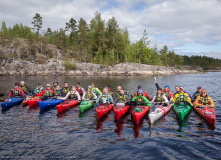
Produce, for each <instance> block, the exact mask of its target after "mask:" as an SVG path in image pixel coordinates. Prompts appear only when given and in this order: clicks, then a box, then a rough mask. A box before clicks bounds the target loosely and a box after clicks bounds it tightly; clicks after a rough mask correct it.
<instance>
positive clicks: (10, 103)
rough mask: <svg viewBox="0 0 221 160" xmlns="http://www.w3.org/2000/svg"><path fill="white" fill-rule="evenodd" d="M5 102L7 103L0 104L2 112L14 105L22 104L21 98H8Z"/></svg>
mask: <svg viewBox="0 0 221 160" xmlns="http://www.w3.org/2000/svg"><path fill="white" fill-rule="evenodd" d="M6 100H7V101H5V102H2V103H1V106H2V110H4V109H8V108H10V107H13V106H15V105H18V104H20V103H22V101H23V98H8V99H6Z"/></svg>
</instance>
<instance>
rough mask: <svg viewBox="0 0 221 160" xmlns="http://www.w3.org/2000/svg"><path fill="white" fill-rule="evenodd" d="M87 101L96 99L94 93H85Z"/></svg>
mask: <svg viewBox="0 0 221 160" xmlns="http://www.w3.org/2000/svg"><path fill="white" fill-rule="evenodd" d="M85 99H94V95H93V93H92V92H86V93H85Z"/></svg>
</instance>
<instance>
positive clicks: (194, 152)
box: [0, 72, 221, 160]
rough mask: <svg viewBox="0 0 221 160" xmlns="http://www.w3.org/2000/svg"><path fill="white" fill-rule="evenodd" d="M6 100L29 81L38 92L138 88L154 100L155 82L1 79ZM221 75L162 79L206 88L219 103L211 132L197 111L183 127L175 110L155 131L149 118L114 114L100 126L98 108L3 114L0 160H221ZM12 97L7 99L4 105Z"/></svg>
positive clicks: (139, 79)
mask: <svg viewBox="0 0 221 160" xmlns="http://www.w3.org/2000/svg"><path fill="white" fill-rule="evenodd" d="M0 78H1V81H0V93H4V94H5V95H6V94H8V93H9V90H10V89H11V88H13V86H14V83H15V82H20V81H21V80H24V81H25V82H26V84H27V86H29V87H31V88H33V89H34V87H35V86H36V85H37V83H38V82H41V83H42V84H43V85H44V86H45V85H46V83H51V84H52V82H54V81H55V80H57V81H58V82H59V83H60V84H61V85H62V86H63V83H64V82H65V81H67V82H68V83H69V84H70V85H76V83H77V82H78V81H79V82H81V83H82V86H83V87H84V88H86V87H87V86H88V85H89V84H90V83H91V82H94V83H95V85H96V86H97V87H98V88H100V89H102V88H103V87H104V86H106V85H111V86H112V90H113V92H116V86H117V85H122V86H123V87H124V88H125V90H126V91H128V92H129V94H132V93H133V92H135V91H136V88H137V86H138V85H142V86H143V90H144V91H146V92H148V94H149V95H150V96H151V97H153V96H154V95H155V94H156V87H155V85H154V80H153V77H0ZM220 79H221V72H216V73H215V72H209V73H205V74H188V75H172V76H158V77H157V80H158V83H159V85H160V86H162V87H164V86H165V85H167V84H168V85H170V87H171V91H172V93H174V91H175V89H174V87H175V86H176V85H183V86H184V88H185V90H186V91H188V92H189V93H190V94H191V95H192V94H193V93H194V92H195V91H196V87H197V86H199V85H201V86H203V88H205V89H207V92H208V94H209V95H210V96H211V97H212V98H213V100H214V101H218V102H216V103H215V108H216V114H217V120H216V124H215V126H211V125H210V124H208V123H207V122H206V121H205V120H203V119H202V118H201V117H199V116H198V115H197V114H196V113H195V112H194V111H191V113H190V114H189V115H188V117H187V118H186V120H185V121H184V122H182V123H180V122H179V119H178V118H177V116H176V115H175V113H174V111H173V110H170V112H169V113H168V114H167V115H166V116H165V117H163V118H162V119H160V120H158V121H157V122H156V123H154V124H153V125H152V126H150V124H149V123H148V121H149V120H148V116H146V117H145V118H144V119H143V120H142V122H141V123H140V124H139V125H135V123H134V121H133V120H132V119H131V115H130V114H129V113H128V114H127V115H126V116H124V117H123V119H122V120H121V121H116V120H115V117H114V113H113V111H111V112H110V113H109V114H108V115H107V116H105V117H104V118H103V119H102V120H101V121H97V118H96V113H95V108H92V109H90V110H88V111H87V112H85V113H84V114H79V109H78V106H76V107H73V108H70V109H69V110H67V111H66V112H64V113H62V114H57V110H56V108H52V109H50V110H47V111H45V112H40V111H39V108H38V107H35V108H31V109H29V107H28V106H26V107H22V106H21V105H18V106H15V107H13V108H10V109H9V110H7V111H3V112H1V113H0V126H1V132H0V142H1V145H0V158H1V159H3V158H7V159H105V160H106V159H221V147H220V146H221V111H220V105H221V103H220V102H219V101H220V100H221V95H220V93H221V92H220V90H221V84H220ZM5 98H7V96H5V97H2V99H5Z"/></svg>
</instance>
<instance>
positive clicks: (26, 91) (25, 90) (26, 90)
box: [20, 85, 28, 93]
mask: <svg viewBox="0 0 221 160" xmlns="http://www.w3.org/2000/svg"><path fill="white" fill-rule="evenodd" d="M20 88H21V89H22V90H23V92H24V93H28V89H27V87H26V86H25V85H24V86H21V87H20Z"/></svg>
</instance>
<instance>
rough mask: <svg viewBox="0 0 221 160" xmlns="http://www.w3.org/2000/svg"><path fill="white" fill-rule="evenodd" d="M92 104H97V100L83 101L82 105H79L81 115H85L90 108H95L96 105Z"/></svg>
mask: <svg viewBox="0 0 221 160" xmlns="http://www.w3.org/2000/svg"><path fill="white" fill-rule="evenodd" d="M91 101H92V102H95V101H96V100H85V101H82V102H81V104H80V105H79V108H80V112H81V113H84V112H85V111H87V110H88V109H89V108H91V107H93V105H94V103H91Z"/></svg>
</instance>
